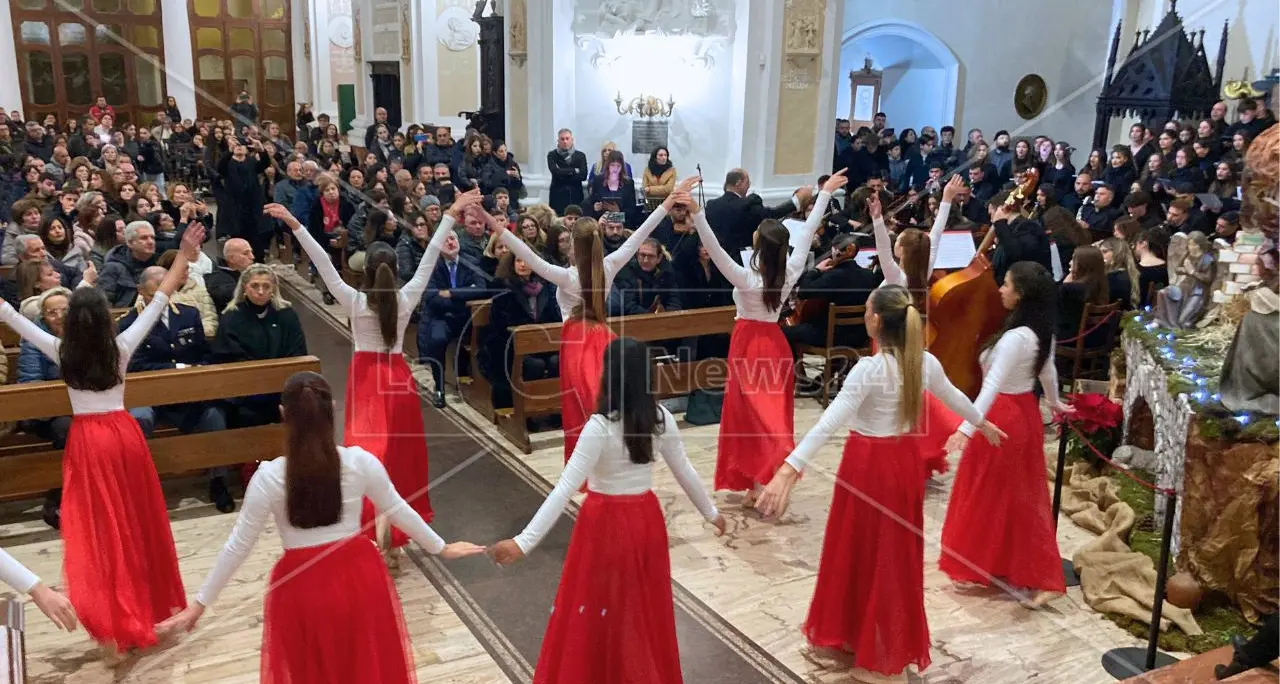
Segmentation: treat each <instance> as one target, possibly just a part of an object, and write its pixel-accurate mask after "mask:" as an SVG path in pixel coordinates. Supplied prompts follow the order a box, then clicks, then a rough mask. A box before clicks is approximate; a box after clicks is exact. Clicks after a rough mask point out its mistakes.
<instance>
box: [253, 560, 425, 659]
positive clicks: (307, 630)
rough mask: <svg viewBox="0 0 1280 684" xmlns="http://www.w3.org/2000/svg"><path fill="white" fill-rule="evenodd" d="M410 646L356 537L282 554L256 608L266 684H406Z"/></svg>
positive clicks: (377, 565) (382, 576)
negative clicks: (259, 608)
mask: <svg viewBox="0 0 1280 684" xmlns="http://www.w3.org/2000/svg"><path fill="white" fill-rule="evenodd" d="M411 654H412V650H411V644H410V643H409V637H408V634H407V632H405V628H404V618H403V616H401V614H400V598H399V597H398V596H397V595H396V588H395V585H393V584H392V582H391V576H390V575H388V574H387V566H386V565H384V564H383V562H382V558H381V556H380V555H379V554H378V549H377V548H376V547H375V546H374V545H373V544H371V543H370V542H369V540H368V539H366V538H365V537H364V536H363V535H356V536H354V537H348V538H347V539H343V540H341V541H336V542H332V543H329V544H322V545H320V546H311V547H307V548H301V549H288V550H286V551H285V552H284V556H282V557H281V558H280V560H279V561H278V562H277V563H276V565H275V568H273V569H272V570H271V585H270V587H269V590H268V592H267V597H266V605H265V606H264V608H263V626H262V665H261V672H260V678H261V681H262V682H265V683H266V684H351V682H378V684H410V683H411V682H416V681H418V679H417V677H416V676H415V674H414V670H413V657H412V655H411Z"/></svg>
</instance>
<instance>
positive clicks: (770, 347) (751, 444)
mask: <svg viewBox="0 0 1280 684" xmlns="http://www.w3.org/2000/svg"><path fill="white" fill-rule="evenodd" d="M728 366H729V377H728V378H727V379H726V382H725V387H724V407H723V410H722V411H721V418H720V440H719V445H718V447H719V448H718V453H717V456H716V478H715V488H716V489H727V490H730V491H737V492H740V491H745V490H748V489H751V488H752V487H754V486H755V485H756V484H757V483H760V484H764V483H767V482H768V481H769V480H771V479H773V474H774V473H775V472H777V470H778V466H780V465H782V462H783V461H784V460H786V458H787V456H788V455H790V454H791V450H792V449H794V448H795V446H796V440H795V388H796V377H795V360H794V359H793V358H792V356H791V347H790V345H788V344H787V338H786V337H785V336H784V335H783V334H782V328H781V327H779V326H778V324H777V323H766V322H764V321H749V320H745V319H741V318H740V319H738V321H737V322H736V323H734V325H733V336H732V337H730V338H729V358H728Z"/></svg>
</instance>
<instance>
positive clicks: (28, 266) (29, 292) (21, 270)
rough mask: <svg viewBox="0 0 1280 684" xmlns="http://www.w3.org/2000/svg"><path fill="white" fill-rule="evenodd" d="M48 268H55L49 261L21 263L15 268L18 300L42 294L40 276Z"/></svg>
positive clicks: (14, 275) (14, 278)
mask: <svg viewBox="0 0 1280 684" xmlns="http://www.w3.org/2000/svg"><path fill="white" fill-rule="evenodd" d="M46 268H53V267H52V266H50V265H49V262H47V261H20V262H18V265H17V266H15V267H14V268H13V280H14V282H16V283H17V284H18V300H19V301H21V300H23V299H26V298H27V297H34V296H36V295H38V294H40V290H39V287H40V275H41V274H42V272H43V271H44V269H46Z"/></svg>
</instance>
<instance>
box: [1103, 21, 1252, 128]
mask: <svg viewBox="0 0 1280 684" xmlns="http://www.w3.org/2000/svg"><path fill="white" fill-rule="evenodd" d="M1171 5H1172V6H1171V7H1170V8H1169V13H1168V14H1166V15H1165V16H1164V19H1162V20H1161V21H1160V25H1159V26H1157V27H1156V29H1155V31H1142V32H1135V35H1134V42H1133V48H1132V49H1130V51H1129V56H1128V57H1126V58H1125V60H1124V64H1121V65H1120V68H1119V69H1118V70H1117V69H1116V68H1115V66H1116V52H1117V51H1118V50H1119V48H1120V24H1119V23H1117V24H1116V33H1115V36H1114V37H1113V38H1112V40H1111V54H1110V56H1109V57H1108V58H1107V75H1106V80H1105V81H1104V82H1103V85H1102V94H1101V95H1099V96H1098V118H1097V121H1096V123H1095V124H1094V127H1093V149H1105V148H1106V145H1107V132H1108V129H1109V128H1110V125H1109V124H1110V121H1111V118H1112V117H1117V116H1120V117H1123V116H1137V117H1139V118H1141V119H1142V120H1143V121H1145V122H1153V121H1154V122H1162V121H1168V120H1170V119H1194V118H1206V117H1208V116H1209V110H1210V109H1212V108H1213V104H1214V103H1215V102H1217V101H1218V100H1219V99H1221V96H1220V95H1219V93H1220V92H1221V89H1222V70H1223V67H1225V66H1226V62H1227V24H1226V23H1225V22H1224V23H1223V25H1222V42H1221V43H1219V45H1218V62H1217V69H1216V71H1214V72H1210V70H1209V59H1208V57H1207V56H1206V55H1205V52H1204V29H1201V30H1200V32H1199V34H1198V38H1199V40H1197V34H1196V33H1195V32H1191V33H1186V32H1184V31H1183V28H1182V17H1180V16H1179V15H1178V11H1177V8H1178V3H1177V0H1174V1H1173V2H1172V3H1171Z"/></svg>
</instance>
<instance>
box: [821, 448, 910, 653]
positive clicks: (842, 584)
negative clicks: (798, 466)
mask: <svg viewBox="0 0 1280 684" xmlns="http://www.w3.org/2000/svg"><path fill="white" fill-rule="evenodd" d="M921 459H922V456H921V454H920V439H919V438H918V437H910V436H904V437H865V436H863V435H860V434H858V433H856V432H851V433H849V439H848V441H846V442H845V445H844V458H843V459H842V460H841V461H840V469H839V471H838V472H837V476H836V478H837V479H836V487H835V495H834V496H833V497H832V499H831V514H830V517H828V518H827V532H826V536H825V537H824V538H823V541H822V562H821V565H820V566H819V569H818V585H817V587H816V588H815V589H814V593H813V603H812V604H810V606H809V617H808V618H807V619H806V620H805V623H804V634H805V637H806V638H807V639H808V640H809V643H811V644H813V645H814V646H818V647H821V648H832V649H839V650H843V651H845V652H847V653H851V654H853V658H854V663H855V665H856V666H857V667H860V668H863V669H865V670H871V671H873V672H879V673H882V674H888V675H893V674H897V673H899V672H902V671H903V670H904V669H905V668H906V667H907V665H911V664H914V665H915V666H916V669H917V670H924V669H925V668H926V667H928V666H929V623H928V620H927V619H926V617H925V612H924V538H923V536H922V533H921V528H922V527H923V525H924V479H923V478H921V477H920V462H921Z"/></svg>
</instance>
